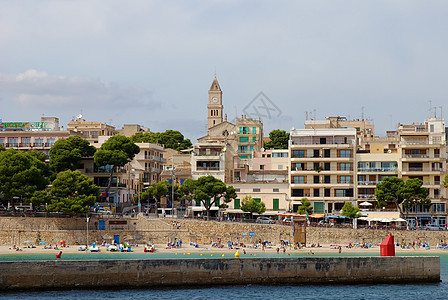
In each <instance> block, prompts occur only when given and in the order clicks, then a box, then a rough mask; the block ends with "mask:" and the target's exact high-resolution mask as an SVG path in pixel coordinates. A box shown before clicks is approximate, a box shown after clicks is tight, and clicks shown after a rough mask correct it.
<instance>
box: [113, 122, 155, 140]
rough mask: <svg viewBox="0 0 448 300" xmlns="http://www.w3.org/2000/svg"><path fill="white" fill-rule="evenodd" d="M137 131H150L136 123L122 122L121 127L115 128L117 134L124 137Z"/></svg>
mask: <svg viewBox="0 0 448 300" xmlns="http://www.w3.org/2000/svg"><path fill="white" fill-rule="evenodd" d="M137 132H143V133H144V132H150V130H149V128H146V127H143V126H141V125H138V124H124V125H123V128H121V129H119V130H117V134H121V135H124V136H126V137H131V136H133V135H134V134H136V133H137Z"/></svg>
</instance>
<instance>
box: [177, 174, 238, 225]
mask: <svg viewBox="0 0 448 300" xmlns="http://www.w3.org/2000/svg"><path fill="white" fill-rule="evenodd" d="M181 191H182V193H183V194H184V195H185V197H186V199H191V200H196V201H201V202H202V205H203V206H204V207H205V209H206V210H207V220H210V208H211V207H212V206H213V205H214V204H215V203H216V202H217V201H220V200H223V202H224V203H229V202H230V201H232V199H235V198H236V197H237V195H236V193H235V189H234V188H233V186H226V184H225V183H224V182H222V181H221V180H220V179H217V178H215V177H213V176H211V175H209V176H202V177H199V178H198V180H193V179H187V180H185V182H184V184H183V185H182V187H181Z"/></svg>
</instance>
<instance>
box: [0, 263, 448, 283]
mask: <svg viewBox="0 0 448 300" xmlns="http://www.w3.org/2000/svg"><path fill="white" fill-rule="evenodd" d="M0 269H1V270H2V272H1V273H0V290H23V289H55V288H57V289H61V288H66V289H73V288H95V289H96V288H98V287H101V288H112V287H113V288H120V287H126V288H130V287H137V288H141V287H158V288H159V287H163V286H198V285H207V286H210V285H241V284H300V283H306V284H322V283H327V284H328V283H331V284H335V283H343V284H364V283H369V284H370V283H387V284H391V283H411V282H439V281H440V258H439V257H409V256H408V257H329V258H308V257H304V258H242V259H237V258H228V259H170V260H168V259H146V260H82V261H69V260H51V261H16V262H0Z"/></svg>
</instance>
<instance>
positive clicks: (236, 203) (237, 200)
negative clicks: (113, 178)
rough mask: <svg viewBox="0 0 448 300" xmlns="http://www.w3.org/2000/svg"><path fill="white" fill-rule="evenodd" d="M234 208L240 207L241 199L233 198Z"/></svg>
mask: <svg viewBox="0 0 448 300" xmlns="http://www.w3.org/2000/svg"><path fill="white" fill-rule="evenodd" d="M233 208H235V209H239V208H240V199H235V200H233Z"/></svg>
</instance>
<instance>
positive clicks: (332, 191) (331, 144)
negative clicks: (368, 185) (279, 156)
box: [289, 128, 357, 213]
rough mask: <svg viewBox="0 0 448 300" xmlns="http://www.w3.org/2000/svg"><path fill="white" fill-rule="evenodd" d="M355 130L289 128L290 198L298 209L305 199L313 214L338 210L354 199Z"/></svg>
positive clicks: (294, 208)
mask: <svg viewBox="0 0 448 300" xmlns="http://www.w3.org/2000/svg"><path fill="white" fill-rule="evenodd" d="M356 134H357V133H356V129H352V128H332V129H292V130H291V132H290V141H289V157H290V170H289V177H290V191H289V195H290V199H291V202H292V209H293V211H297V210H298V207H299V205H300V203H301V202H300V200H301V199H302V198H308V199H309V200H310V201H311V203H312V206H313V209H314V212H315V213H332V212H334V211H337V212H339V211H340V210H341V209H342V207H343V206H344V204H345V202H352V203H354V201H355V199H356V198H355V192H354V190H355V186H356V185H355V176H356V173H355V167H354V164H355V153H356V149H357V145H356V140H357V138H356Z"/></svg>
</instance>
